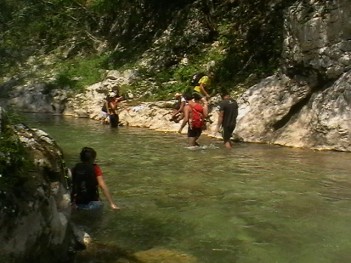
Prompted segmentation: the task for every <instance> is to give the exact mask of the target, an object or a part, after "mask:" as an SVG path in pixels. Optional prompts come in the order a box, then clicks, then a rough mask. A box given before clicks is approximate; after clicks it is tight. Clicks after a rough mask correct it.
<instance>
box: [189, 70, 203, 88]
mask: <svg viewBox="0 0 351 263" xmlns="http://www.w3.org/2000/svg"><path fill="white" fill-rule="evenodd" d="M205 75H206V74H205V73H204V72H198V73H196V74H194V75H193V76H192V77H191V80H190V85H191V86H193V87H195V86H198V85H199V81H200V79H201V78H202V77H203V76H205Z"/></svg>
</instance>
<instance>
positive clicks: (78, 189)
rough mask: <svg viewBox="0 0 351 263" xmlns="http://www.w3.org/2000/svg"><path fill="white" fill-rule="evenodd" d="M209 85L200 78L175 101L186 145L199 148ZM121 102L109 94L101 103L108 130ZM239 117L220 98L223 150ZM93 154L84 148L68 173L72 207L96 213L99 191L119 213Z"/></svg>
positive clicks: (233, 103) (175, 115) (229, 144)
mask: <svg viewBox="0 0 351 263" xmlns="http://www.w3.org/2000/svg"><path fill="white" fill-rule="evenodd" d="M209 83H210V77H208V76H203V77H202V78H201V79H200V80H199V81H198V85H196V86H195V87H194V89H193V92H191V93H184V94H180V93H178V94H176V96H177V98H178V102H179V103H178V105H177V109H176V110H175V111H174V113H173V115H172V118H171V120H172V121H175V122H180V121H181V124H180V128H179V130H178V132H179V133H181V132H182V130H183V129H184V127H185V126H186V125H188V133H187V135H188V141H189V145H190V146H198V145H199V144H198V142H197V140H198V139H199V137H200V135H201V133H202V131H203V130H204V129H205V128H204V126H205V125H206V122H205V119H206V117H207V116H208V113H209V109H208V105H209V102H208V99H209V98H210V95H209V93H208V92H207V86H208V85H209ZM121 99H122V98H121V97H120V96H119V94H118V93H115V92H113V93H110V94H109V95H108V96H107V98H106V101H105V103H104V107H105V109H104V107H103V111H104V112H105V113H106V116H105V118H108V121H109V123H110V125H111V127H117V125H118V113H117V105H118V102H119V101H120V100H121ZM237 115H238V104H237V102H236V101H235V100H234V99H232V98H231V97H230V96H229V94H228V93H226V92H225V93H223V94H222V101H221V102H220V103H219V116H218V122H217V125H216V129H215V132H216V133H217V132H219V131H220V129H221V130H222V136H223V141H224V145H225V147H226V148H232V142H231V136H232V133H233V131H234V129H235V125H236V118H237ZM96 155H97V154H96V151H95V150H94V149H93V148H90V147H84V148H83V149H82V150H81V152H80V162H79V163H77V164H76V165H75V166H74V167H73V168H72V169H71V175H72V180H71V182H72V185H71V186H72V187H71V189H72V191H71V200H72V204H73V207H74V208H76V209H78V210H96V209H100V208H101V207H102V206H103V203H102V202H101V200H100V195H99V188H100V189H101V190H102V193H103V194H104V196H105V198H106V200H107V201H108V203H109V205H110V207H111V209H113V210H118V209H120V208H119V207H118V205H117V204H116V203H115V202H114V201H113V199H112V197H111V194H110V191H109V189H108V187H107V185H106V183H105V180H104V177H103V173H102V170H101V168H100V166H99V165H98V164H96V162H95V161H96Z"/></svg>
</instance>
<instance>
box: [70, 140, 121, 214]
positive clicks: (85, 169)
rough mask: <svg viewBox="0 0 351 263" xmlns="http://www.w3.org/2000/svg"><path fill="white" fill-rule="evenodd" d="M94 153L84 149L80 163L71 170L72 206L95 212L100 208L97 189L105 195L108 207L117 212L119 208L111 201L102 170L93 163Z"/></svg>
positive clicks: (88, 148) (91, 149)
mask: <svg viewBox="0 0 351 263" xmlns="http://www.w3.org/2000/svg"><path fill="white" fill-rule="evenodd" d="M95 159H96V151H95V150H94V149H93V148H90V147H84V148H83V149H82V151H81V152H80V160H81V162H80V163H77V164H76V165H75V166H74V167H73V168H72V193H71V198H72V204H73V206H74V207H76V208H77V209H82V210H96V209H100V208H101V207H102V205H103V204H102V202H101V200H100V196H99V188H100V189H101V190H102V192H103V194H104V195H105V197H106V199H107V201H108V203H109V204H110V207H111V208H112V209H114V210H118V209H119V207H118V206H117V205H116V204H115V203H114V201H113V200H112V197H111V194H110V191H109V189H108V187H107V185H106V183H105V180H104V178H103V175H102V170H101V168H100V166H99V165H98V164H96V163H95Z"/></svg>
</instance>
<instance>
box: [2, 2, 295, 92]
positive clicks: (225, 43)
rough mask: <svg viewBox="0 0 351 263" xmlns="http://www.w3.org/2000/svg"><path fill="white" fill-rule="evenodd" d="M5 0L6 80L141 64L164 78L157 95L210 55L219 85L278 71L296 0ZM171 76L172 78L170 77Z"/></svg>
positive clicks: (151, 75) (87, 78)
mask: <svg viewBox="0 0 351 263" xmlns="http://www.w3.org/2000/svg"><path fill="white" fill-rule="evenodd" d="M3 2H4V3H3V4H2V8H1V10H0V22H1V23H0V29H1V30H0V32H1V33H0V34H1V39H2V40H1V42H0V55H1V57H2V62H3V67H2V68H1V69H0V74H1V76H3V77H4V76H7V79H6V78H4V79H3V80H8V79H9V77H14V78H16V80H18V81H21V80H23V81H26V80H28V79H39V80H41V81H44V82H47V83H50V84H51V85H52V86H53V87H61V88H63V87H69V88H84V87H85V86H86V85H89V84H92V83H95V82H98V81H100V80H101V78H102V75H103V72H105V70H111V69H117V70H121V69H128V68H134V69H138V72H139V74H140V75H141V76H140V77H141V78H142V79H151V80H152V81H153V82H154V83H156V85H157V86H158V87H159V88H158V89H157V90H156V91H153V94H156V95H155V96H156V97H157V96H158V97H164V96H166V95H165V94H168V93H169V92H173V91H181V90H183V89H184V88H185V87H186V85H187V84H188V81H189V78H190V76H191V75H192V74H193V73H194V72H196V71H199V70H204V65H205V64H206V63H209V62H210V61H212V62H215V67H214V70H215V73H216V87H215V88H216V90H217V91H219V90H220V89H221V88H223V87H225V88H226V89H233V88H234V87H235V86H237V85H238V84H240V83H241V84H245V83H246V86H247V85H249V84H252V83H254V81H256V80H257V79H260V78H262V77H264V76H266V75H269V74H271V73H272V72H273V71H274V70H275V69H276V68H277V67H278V66H279V58H280V54H281V47H282V45H281V42H282V34H283V33H282V32H283V30H282V27H283V15H284V10H285V8H286V7H287V6H289V5H290V4H292V3H293V2H295V1H294V0H271V1H265V0H254V1H239V0H228V1H219V0H177V1H165V0H131V1H125V0H90V1H89V0H40V1H34V0H29V1H28V0H26V1H25V0H4V1H3ZM185 56H186V58H187V59H188V63H186V64H184V63H182V60H183V59H184V57H185ZM170 80H172V81H173V83H172V85H164V83H165V82H169V81H170ZM244 86H245V85H244ZM131 88H133V87H131ZM134 88H138V87H137V85H136V87H134ZM139 88H140V87H139Z"/></svg>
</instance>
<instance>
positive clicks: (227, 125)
mask: <svg viewBox="0 0 351 263" xmlns="http://www.w3.org/2000/svg"><path fill="white" fill-rule="evenodd" d="M237 117H238V103H237V102H236V100H234V99H232V98H231V97H230V95H229V94H228V93H223V94H222V101H221V102H220V104H219V116H218V122H217V127H216V130H215V132H216V133H217V132H218V131H219V129H220V127H222V137H223V141H224V145H225V147H226V148H228V149H231V148H232V147H233V145H232V141H231V140H230V138H231V137H232V134H233V131H234V129H235V126H236V118H237Z"/></svg>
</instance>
